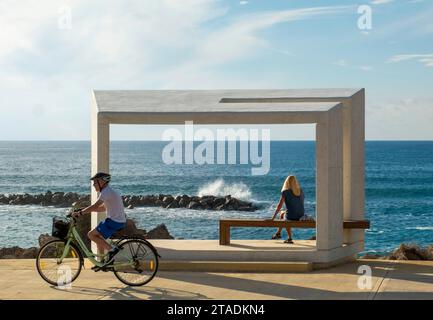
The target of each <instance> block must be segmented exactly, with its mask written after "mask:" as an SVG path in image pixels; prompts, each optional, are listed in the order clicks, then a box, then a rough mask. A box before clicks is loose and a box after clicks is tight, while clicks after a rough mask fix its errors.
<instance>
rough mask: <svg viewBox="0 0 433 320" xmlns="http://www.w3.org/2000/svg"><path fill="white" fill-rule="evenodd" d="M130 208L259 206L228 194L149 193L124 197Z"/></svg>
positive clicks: (224, 208)
mask: <svg viewBox="0 0 433 320" xmlns="http://www.w3.org/2000/svg"><path fill="white" fill-rule="evenodd" d="M123 201H124V204H125V206H126V207H128V208H133V207H139V206H159V207H162V208H167V209H173V208H187V209H194V210H236V211H254V210H257V209H258V207H256V206H255V205H253V203H251V202H248V201H243V200H239V199H236V198H234V197H232V196H231V195H227V196H225V197H215V196H202V197H199V196H188V195H186V194H184V195H181V196H180V195H178V196H176V197H174V196H172V195H164V194H159V195H147V196H126V197H124V199H123Z"/></svg>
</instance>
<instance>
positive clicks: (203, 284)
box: [0, 260, 433, 300]
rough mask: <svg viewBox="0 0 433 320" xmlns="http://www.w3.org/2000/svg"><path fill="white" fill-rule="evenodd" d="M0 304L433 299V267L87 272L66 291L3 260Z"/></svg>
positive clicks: (31, 268) (23, 263)
mask: <svg viewBox="0 0 433 320" xmlns="http://www.w3.org/2000/svg"><path fill="white" fill-rule="evenodd" d="M361 265H366V266H369V267H371V271H372V274H371V275H372V278H371V288H368V285H369V283H368V281H362V280H363V279H364V280H365V279H366V278H362V279H361V280H360V274H358V273H357V272H358V271H359V270H358V268H359V267H360V266H361ZM358 282H360V283H361V285H362V284H364V285H365V286H367V288H360V287H358ZM0 299H74V300H77V299H152V300H155V299H156V300H157V299H251V300H254V299H433V262H432V261H423V262H420V261H405V262H395V261H394V262H393V261H386V260H358V261H356V262H353V263H349V264H345V265H342V266H338V267H334V268H330V269H326V270H316V271H312V272H309V273H210V272H171V271H161V272H158V274H157V276H156V277H155V279H153V280H152V281H151V282H150V283H149V284H148V285H146V286H143V287H138V288H133V287H127V286H125V285H123V284H122V283H120V282H119V281H118V280H117V279H116V278H115V277H114V275H113V274H112V273H102V272H98V273H95V272H93V271H91V270H89V269H86V270H83V271H82V273H81V274H80V276H79V278H78V279H77V280H76V281H75V282H73V283H72V288H71V289H69V290H62V289H59V288H55V287H52V286H50V285H48V284H47V283H45V282H44V281H43V280H42V279H41V278H40V276H39V275H38V273H37V271H36V268H35V262H34V260H0Z"/></svg>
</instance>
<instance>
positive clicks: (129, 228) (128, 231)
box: [112, 219, 146, 239]
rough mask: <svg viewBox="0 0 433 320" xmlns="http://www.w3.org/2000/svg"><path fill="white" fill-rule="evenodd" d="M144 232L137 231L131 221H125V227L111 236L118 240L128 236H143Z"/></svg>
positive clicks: (133, 222)
mask: <svg viewBox="0 0 433 320" xmlns="http://www.w3.org/2000/svg"><path fill="white" fill-rule="evenodd" d="M145 234H146V230H142V229H138V228H137V226H136V225H135V221H134V220H133V219H126V226H125V228H123V229H122V230H120V231H117V232H116V233H114V234H113V236H112V238H114V239H118V238H120V237H123V236H130V235H143V236H144V235H145Z"/></svg>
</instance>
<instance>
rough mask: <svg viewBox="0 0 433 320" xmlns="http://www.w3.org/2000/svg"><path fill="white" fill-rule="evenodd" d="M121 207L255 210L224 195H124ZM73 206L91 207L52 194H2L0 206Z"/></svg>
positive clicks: (71, 196)
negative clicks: (75, 204)
mask: <svg viewBox="0 0 433 320" xmlns="http://www.w3.org/2000/svg"><path fill="white" fill-rule="evenodd" d="M122 198H123V204H124V205H125V207H127V208H129V209H133V208H134V207H145V206H159V207H162V208H167V209H172V208H188V209H194V210H235V211H255V210H257V209H258V207H257V206H255V205H254V204H253V203H251V202H248V201H243V200H239V199H236V198H234V197H232V196H231V195H227V196H225V197H216V196H212V195H208V196H201V197H199V196H188V195H186V194H184V195H178V196H172V195H169V194H158V195H143V196H139V195H126V196H123V197H122ZM74 203H77V204H79V206H83V207H84V206H88V205H90V195H80V194H77V193H74V192H66V193H65V192H54V193H53V192H51V191H47V192H46V193H45V194H37V195H31V194H27V193H25V194H6V195H5V194H2V195H0V204H9V205H29V204H33V205H42V206H57V207H70V206H72V205H73V204H74Z"/></svg>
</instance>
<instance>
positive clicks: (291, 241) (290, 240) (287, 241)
mask: <svg viewBox="0 0 433 320" xmlns="http://www.w3.org/2000/svg"><path fill="white" fill-rule="evenodd" d="M284 243H293V240H292V239H291V238H289V239H287V240H284Z"/></svg>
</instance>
